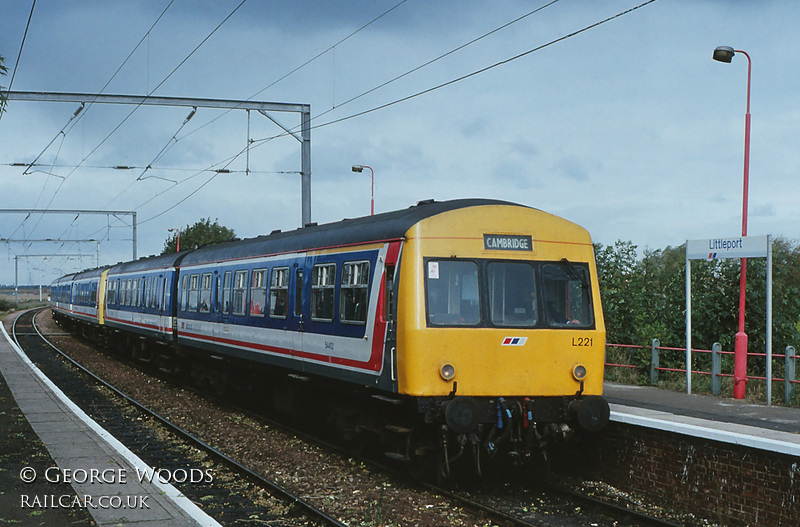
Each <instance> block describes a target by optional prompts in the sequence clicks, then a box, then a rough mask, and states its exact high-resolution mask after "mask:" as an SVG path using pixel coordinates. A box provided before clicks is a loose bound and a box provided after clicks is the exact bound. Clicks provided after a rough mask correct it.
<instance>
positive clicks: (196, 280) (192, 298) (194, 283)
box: [186, 274, 200, 311]
mask: <svg viewBox="0 0 800 527" xmlns="http://www.w3.org/2000/svg"><path fill="white" fill-rule="evenodd" d="M199 294H200V275H199V274H193V275H189V301H188V303H187V304H186V310H187V311H197V298H198V296H199Z"/></svg>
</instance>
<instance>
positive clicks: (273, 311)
mask: <svg viewBox="0 0 800 527" xmlns="http://www.w3.org/2000/svg"><path fill="white" fill-rule="evenodd" d="M288 301H289V268H288V267H275V268H273V269H272V278H270V284H269V316H271V317H275V318H286V309H287V307H286V306H287V304H288Z"/></svg>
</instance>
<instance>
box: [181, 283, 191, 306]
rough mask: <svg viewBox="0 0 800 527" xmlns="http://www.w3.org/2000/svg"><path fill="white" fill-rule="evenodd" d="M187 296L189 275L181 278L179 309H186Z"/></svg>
mask: <svg viewBox="0 0 800 527" xmlns="http://www.w3.org/2000/svg"><path fill="white" fill-rule="evenodd" d="M188 296H189V277H188V276H184V277H183V279H181V311H186V300H187V297H188Z"/></svg>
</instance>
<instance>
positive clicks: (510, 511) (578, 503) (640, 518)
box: [26, 331, 679, 526]
mask: <svg viewBox="0 0 800 527" xmlns="http://www.w3.org/2000/svg"><path fill="white" fill-rule="evenodd" d="M30 333H31V334H33V331H31V332H30ZM26 336H27V335H26ZM37 338H41V339H42V340H44V341H45V342H47V340H46V339H45V338H44V336H41V335H39V336H38V337H37ZM47 345H48V346H49V347H51V348H53V349H57V348H56V346H54V345H53V344H50V343H49V342H48V343H47ZM57 351H58V350H57ZM59 353H61V352H60V351H59ZM61 354H62V356H64V357H65V358H66V360H69V361H70V362H71V363H72V364H74V365H75V366H76V367H78V368H79V369H81V370H82V371H85V372H86V373H87V374H88V375H90V376H91V377H92V378H93V379H95V381H94V382H96V383H102V384H103V385H104V386H106V387H108V389H110V390H112V391H113V392H114V393H116V394H117V395H118V396H119V397H121V398H123V399H124V400H125V401H127V404H132V405H135V406H136V407H137V408H138V411H140V412H145V413H147V414H148V415H152V416H153V419H157V420H158V421H159V422H161V423H162V426H166V427H168V428H170V429H171V430H173V431H174V433H175V434H177V435H179V436H181V437H182V438H183V439H182V440H184V441H189V442H192V443H193V444H196V445H198V448H201V449H203V450H204V451H205V452H207V453H208V454H209V455H211V456H214V457H218V456H222V457H221V458H220V459H222V460H223V461H221V462H223V463H225V464H226V465H227V466H229V467H232V468H231V469H232V470H235V471H236V472H237V473H238V474H243V475H246V476H247V477H248V478H252V480H253V481H254V482H256V484H258V485H260V486H262V487H263V488H267V489H269V491H270V493H273V492H276V493H281V494H282V493H284V492H285V491H284V490H283V489H282V488H281V487H280V486H279V485H277V484H276V483H275V482H273V481H271V480H268V479H266V478H263V477H262V476H260V475H259V474H257V473H256V472H254V471H253V470H250V469H249V468H247V467H245V466H243V465H241V464H239V463H237V462H236V461H234V460H232V459H230V458H228V457H227V456H224V455H223V454H222V453H220V452H218V451H217V450H215V449H214V448H212V447H211V446H209V445H206V444H205V443H204V442H202V441H201V440H199V439H198V438H196V437H194V436H192V435H191V434H188V433H187V432H185V431H183V430H182V429H180V428H179V427H177V426H175V425H174V424H173V423H171V422H170V421H168V420H167V419H165V418H163V417H161V416H158V415H157V414H156V413H155V412H152V411H150V410H149V409H148V408H146V407H144V406H143V405H141V404H139V403H138V402H136V401H134V400H132V399H130V398H129V397H127V396H126V395H125V394H123V393H122V392H121V391H120V390H118V389H116V388H115V387H113V386H111V385H110V384H108V383H106V382H105V381H103V380H101V379H99V378H98V377H96V376H95V375H94V374H92V373H90V372H88V371H87V370H85V369H84V368H83V367H82V366H80V365H78V364H77V363H75V362H74V361H72V359H71V358H69V357H67V356H66V355H65V354H63V353H61ZM51 355H52V354H51ZM137 366H138V367H140V369H141V365H138V364H137ZM152 373H153V372H150V374H152ZM245 412H246V413H247V414H248V415H249V416H250V417H253V418H255V419H257V420H260V421H262V422H265V423H268V424H269V425H270V426H272V427H277V428H282V429H284V430H287V431H290V432H291V433H292V434H296V435H300V436H303V437H304V438H305V439H308V440H310V441H313V442H314V443H316V444H324V445H325V446H327V447H330V448H332V449H335V450H338V451H340V452H341V451H342V450H343V449H342V448H341V446H337V445H330V444H329V443H323V442H322V441H321V440H320V439H319V437H315V436H313V435H312V436H309V434H305V433H303V432H302V431H298V430H297V429H296V428H295V427H291V428H290V427H287V425H286V424H285V423H281V422H277V423H276V422H275V421H273V420H271V419H268V418H265V417H264V416H263V415H260V414H254V413H253V412H252V411H246V410H245ZM104 426H105V425H104ZM347 455H348V456H351V455H352V453H351V452H348V453H347ZM360 461H363V462H365V463H369V464H371V465H373V466H377V467H379V469H380V470H382V471H393V469H392V468H391V467H387V466H386V465H385V464H384V463H379V462H376V461H375V460H374V459H373V460H367V459H361V460H360ZM394 476H395V477H398V478H401V479H404V480H405V481H406V482H408V481H407V478H405V477H404V476H403V475H400V474H398V473H397V472H396V471H394ZM505 483H507V482H498V483H496V484H495V483H491V484H488V485H487V487H496V488H488V489H484V490H482V491H480V492H475V491H473V492H462V491H454V490H450V489H445V488H442V487H441V486H439V485H432V484H422V486H423V487H424V488H425V490H426V491H428V492H430V493H434V494H436V495H440V496H444V497H446V498H447V499H448V500H449V501H450V502H451V503H452V504H453V505H456V506H460V507H462V508H464V509H465V510H469V511H473V512H474V513H475V514H476V516H478V517H481V518H484V519H486V520H489V521H491V523H492V524H498V525H509V526H510V525H515V526H532V525H533V526H545V525H546V526H553V525H555V526H570V525H598V526H606V525H608V526H611V525H617V526H623V525H630V526H633V525H643V526H647V525H656V526H675V525H679V524H677V523H674V522H670V521H668V520H664V519H661V518H656V517H652V516H649V515H647V514H644V513H641V512H638V511H636V510H632V509H631V508H629V507H626V506H620V505H616V504H614V503H610V502H607V501H604V500H598V499H595V498H591V497H587V496H585V495H582V494H580V493H577V492H573V491H570V490H568V489H562V488H555V487H552V486H549V487H545V488H542V489H540V491H541V492H540V493H539V492H538V491H537V493H538V494H541V495H542V496H545V497H544V498H543V500H542V502H546V504H545V505H543V506H531V505H530V503H531V500H530V497H531V493H530V492H528V493H527V494H526V491H528V490H529V489H525V487H524V485H512V486H508V485H506V484H505ZM514 486H516V487H517V490H512V489H513V487H514ZM284 496H285V497H284V498H282V499H284V500H285V501H287V502H289V503H293V504H296V506H297V507H298V508H301V509H305V508H306V507H310V509H312V510H315V511H316V510H317V509H315V508H314V507H313V506H311V505H309V504H307V503H305V502H303V500H301V499H300V498H298V497H297V496H295V495H293V494H292V493H290V492H286V493H285V495H284ZM537 499H539V498H537ZM525 500H528V501H527V502H526V501H525ZM537 509H538V510H537ZM576 511H577V512H576ZM303 514H305V513H303ZM312 514H317V513H316V512H312V513H310V514H309V517H312V516H311V515H312ZM314 521H315V522H317V523H320V524H326V525H343V524H342V523H340V522H338V521H337V520H335V519H333V518H331V517H330V516H328V515H326V514H325V513H322V515H321V516H320V517H319V519H315V520H314ZM587 522H588V523H587Z"/></svg>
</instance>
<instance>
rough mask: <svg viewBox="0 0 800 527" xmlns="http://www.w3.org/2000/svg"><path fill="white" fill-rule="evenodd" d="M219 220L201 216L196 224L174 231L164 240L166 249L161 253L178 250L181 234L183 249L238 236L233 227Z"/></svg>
mask: <svg viewBox="0 0 800 527" xmlns="http://www.w3.org/2000/svg"><path fill="white" fill-rule="evenodd" d="M218 222H219V219H215V220H214V223H211V219H210V218H200V221H198V222H197V223H195V224H194V225H187V226H186V227H183V228H182V229H181V230H180V233H178V232H174V233H173V234H172V235H171V236H170V237H169V238H167V239H166V240H165V241H164V250H163V251H161V254H167V253H174V252H177V246H178V236H179V235H180V240H181V250H186V249H194V248H195V247H200V246H201V245H208V244H209V243H218V242H224V241H228V240H232V239H234V238H235V237H236V233H235V232H233V229H229V228H227V227H223V226H222V225H220V224H219V223H218Z"/></svg>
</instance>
